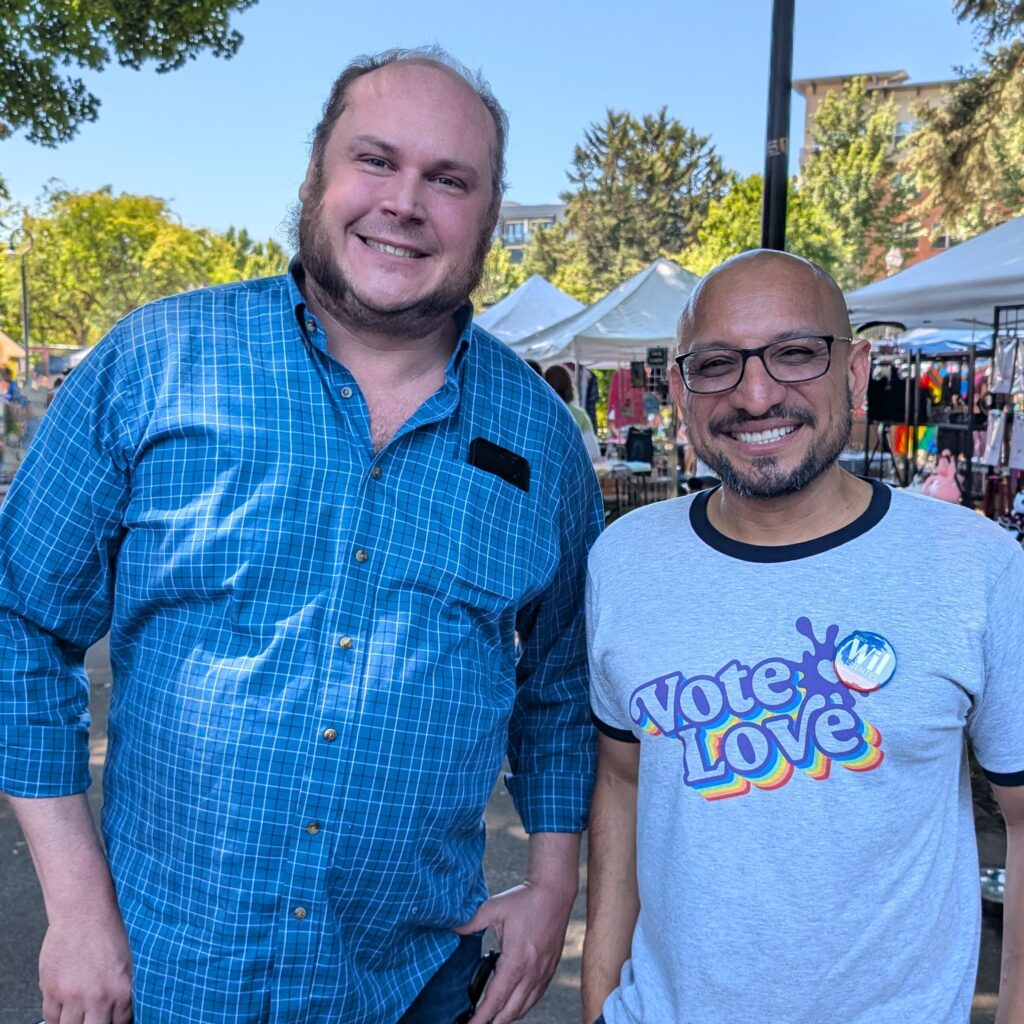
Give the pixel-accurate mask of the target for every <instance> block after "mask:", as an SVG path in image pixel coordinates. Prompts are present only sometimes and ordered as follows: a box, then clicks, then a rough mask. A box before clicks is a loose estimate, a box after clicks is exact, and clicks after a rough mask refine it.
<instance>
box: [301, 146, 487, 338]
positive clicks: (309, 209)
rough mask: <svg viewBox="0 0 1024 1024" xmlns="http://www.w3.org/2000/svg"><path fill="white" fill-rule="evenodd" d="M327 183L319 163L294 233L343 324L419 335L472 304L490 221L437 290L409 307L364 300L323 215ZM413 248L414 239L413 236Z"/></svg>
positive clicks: (311, 275) (305, 264) (311, 276)
mask: <svg viewBox="0 0 1024 1024" xmlns="http://www.w3.org/2000/svg"><path fill="white" fill-rule="evenodd" d="M323 193H324V184H323V170H322V167H321V165H320V164H319V163H318V164H317V166H316V167H315V170H314V177H313V181H312V183H311V186H310V190H309V195H308V196H307V198H306V199H305V200H304V201H302V202H300V203H299V205H298V209H297V215H295V216H293V224H292V237H293V242H294V243H296V250H297V253H298V258H299V262H300V263H301V264H302V269H303V271H304V272H305V274H306V278H307V280H309V281H310V282H311V283H312V285H313V287H314V288H315V290H316V297H317V299H319V301H320V302H321V304H322V305H323V307H324V309H326V310H327V312H328V313H329V314H330V315H331V316H332V317H333V318H334V319H335V320H337V321H338V322H339V323H341V324H343V325H344V326H345V327H347V328H349V329H350V330H353V331H358V332H366V333H372V334H382V335H385V336H387V337H393V338H399V337H402V338H419V337H422V336H423V335H425V334H427V333H429V332H430V331H432V330H434V329H436V327H437V326H438V324H439V322H443V321H444V320H447V319H448V318H449V317H451V316H452V315H453V314H454V313H455V312H456V310H458V309H460V308H461V307H462V306H464V305H466V303H467V302H469V297H470V295H471V294H472V292H473V290H474V289H475V288H476V286H477V285H478V284H479V283H480V279H481V277H482V276H483V270H484V259H485V258H486V256H487V253H488V251H489V250H490V247H491V234H492V229H491V227H490V226H489V225H485V226H484V229H482V230H481V232H480V235H479V237H478V238H477V241H476V245H475V246H474V248H473V250H472V251H471V252H470V253H469V254H468V255H467V256H466V257H465V259H463V260H461V261H459V262H458V263H457V264H456V265H455V267H454V268H453V269H452V271H451V272H450V273H449V274H448V275H447V276H446V278H445V280H444V281H443V282H442V283H441V284H439V285H438V286H437V288H435V289H434V290H433V291H430V292H427V293H426V294H424V295H420V296H418V297H417V298H416V299H415V300H412V301H410V302H409V303H408V304H407V305H399V306H382V305H375V304H374V303H373V302H371V301H369V300H367V299H364V298H362V297H361V296H360V295H359V294H358V293H357V292H356V290H355V288H354V286H353V284H352V282H351V281H349V280H348V278H346V277H345V274H344V272H343V271H342V269H341V267H340V265H339V263H338V260H337V258H336V256H335V253H334V248H333V246H332V244H331V240H330V237H329V236H328V234H327V231H326V230H325V228H324V224H323V218H322V214H321V205H322V201H323ZM407 237H408V238H409V244H410V248H415V241H414V239H413V238H412V237H411V236H408V234H407Z"/></svg>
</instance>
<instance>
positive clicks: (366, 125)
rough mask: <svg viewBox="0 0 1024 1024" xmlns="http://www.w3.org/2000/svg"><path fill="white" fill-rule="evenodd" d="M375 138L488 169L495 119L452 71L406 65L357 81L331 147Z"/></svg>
mask: <svg viewBox="0 0 1024 1024" xmlns="http://www.w3.org/2000/svg"><path fill="white" fill-rule="evenodd" d="M362 134H367V135H372V136H374V137H377V138H381V139H383V140H384V141H386V142H389V143H391V144H393V145H396V146H398V147H399V148H404V149H407V150H409V151H413V150H417V151H422V152H423V153H425V154H426V153H430V154H432V155H435V156H437V157H440V158H451V159H459V160H462V161H465V162H471V163H473V164H479V165H482V166H489V163H490V153H491V149H492V147H495V146H496V145H497V133H496V131H495V127H494V120H493V118H492V117H491V115H490V113H489V112H488V110H487V108H486V107H485V106H484V105H483V102H482V101H481V99H480V97H479V96H477V94H476V93H475V92H474V91H473V90H472V89H471V88H470V87H469V85H468V84H467V83H466V82H464V81H463V80H462V79H461V78H459V77H458V76H457V75H455V74H454V73H453V72H450V71H448V70H447V69H445V68H442V67H438V66H436V65H432V64H419V63H415V62H411V61H410V62H402V63H399V64H390V65H388V66H387V67H383V68H378V69H377V70H376V71H371V72H368V73H367V74H365V75H363V76H361V77H360V78H357V79H356V80H355V81H354V82H353V83H352V85H351V86H349V88H348V94H347V96H346V100H345V109H344V111H343V112H342V114H341V116H340V117H339V118H338V120H337V123H336V124H335V126H334V130H333V131H332V132H331V143H338V142H341V143H344V142H345V141H346V140H347V139H348V138H351V137H352V136H353V135H362Z"/></svg>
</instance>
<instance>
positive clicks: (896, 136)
mask: <svg viewBox="0 0 1024 1024" xmlns="http://www.w3.org/2000/svg"><path fill="white" fill-rule="evenodd" d="M920 123H921V122H920V121H897V122H896V127H895V129H893V133H892V144H893V145H894V146H898V145H899V144H900V143H901V142H902V141H903V140H904V139H905V138H906V137H907V136H908V135H910V134H911V133H912V132H913V131H914V130H915V129H916V128H917V126H918V125H919V124H920Z"/></svg>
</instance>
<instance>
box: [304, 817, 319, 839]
mask: <svg viewBox="0 0 1024 1024" xmlns="http://www.w3.org/2000/svg"><path fill="white" fill-rule="evenodd" d="M306 831H307V832H308V833H309V834H310V835H311V836H315V835H316V834H317V833H318V832H319V831H320V822H319V821H311V822H310V823H309V824H308V825H307V826H306Z"/></svg>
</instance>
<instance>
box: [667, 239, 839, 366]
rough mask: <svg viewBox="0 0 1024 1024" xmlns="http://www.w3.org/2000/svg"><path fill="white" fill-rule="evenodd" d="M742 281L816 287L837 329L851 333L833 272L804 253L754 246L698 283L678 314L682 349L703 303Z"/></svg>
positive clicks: (681, 349) (686, 342)
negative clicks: (805, 256)
mask: <svg viewBox="0 0 1024 1024" xmlns="http://www.w3.org/2000/svg"><path fill="white" fill-rule="evenodd" d="M739 281H743V282H744V283H748V282H751V281H752V282H753V283H754V285H755V289H756V286H757V283H758V282H759V281H760V282H762V283H763V285H764V287H765V288H766V289H767V288H772V289H775V288H777V287H779V286H780V285H781V286H785V287H792V288H794V289H800V288H807V287H810V288H814V289H815V290H817V291H818V293H819V295H820V296H821V298H822V301H823V304H824V306H825V308H826V309H827V310H828V312H829V317H830V319H834V321H835V330H836V333H837V334H841V335H845V336H847V337H849V336H850V334H851V331H850V320H849V316H848V315H847V311H846V299H845V297H844V296H843V292H842V289H841V288H840V287H839V285H837V284H836V282H835V281H834V280H833V279H832V276H831V275H830V274H828V273H827V272H826V271H824V270H822V269H821V267H819V266H818V265H817V264H816V263H813V262H811V260H808V259H805V258H804V257H803V256H796V255H794V254H793V253H790V252H780V251H779V250H777V249H753V250H751V251H749V252H742V253H740V254H739V255H738V256H733V257H731V258H730V259H728V260H726V261H725V262H724V263H720V264H719V265H718V266H717V267H715V268H714V269H713V270H710V271H708V273H707V274H705V275H704V277H702V278H701V279H700V281H699V282H698V283H697V287H696V288H694V289H693V291H692V292H691V293H690V297H689V299H688V300H687V303H686V306H685V307H684V308H683V312H682V315H681V316H680V317H679V326H678V328H677V330H676V339H677V341H678V342H679V350H680V352H685V351H686V350H687V349H688V348H689V346H690V343H691V342H692V340H693V335H694V332H695V330H696V326H697V321H698V317H699V315H700V311H701V305H702V303H703V302H704V301H706V300H707V299H709V298H710V297H711V296H712V295H714V294H715V293H716V292H719V291H721V290H722V289H727V288H728V287H730V283H731V284H736V283H737V282H739Z"/></svg>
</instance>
